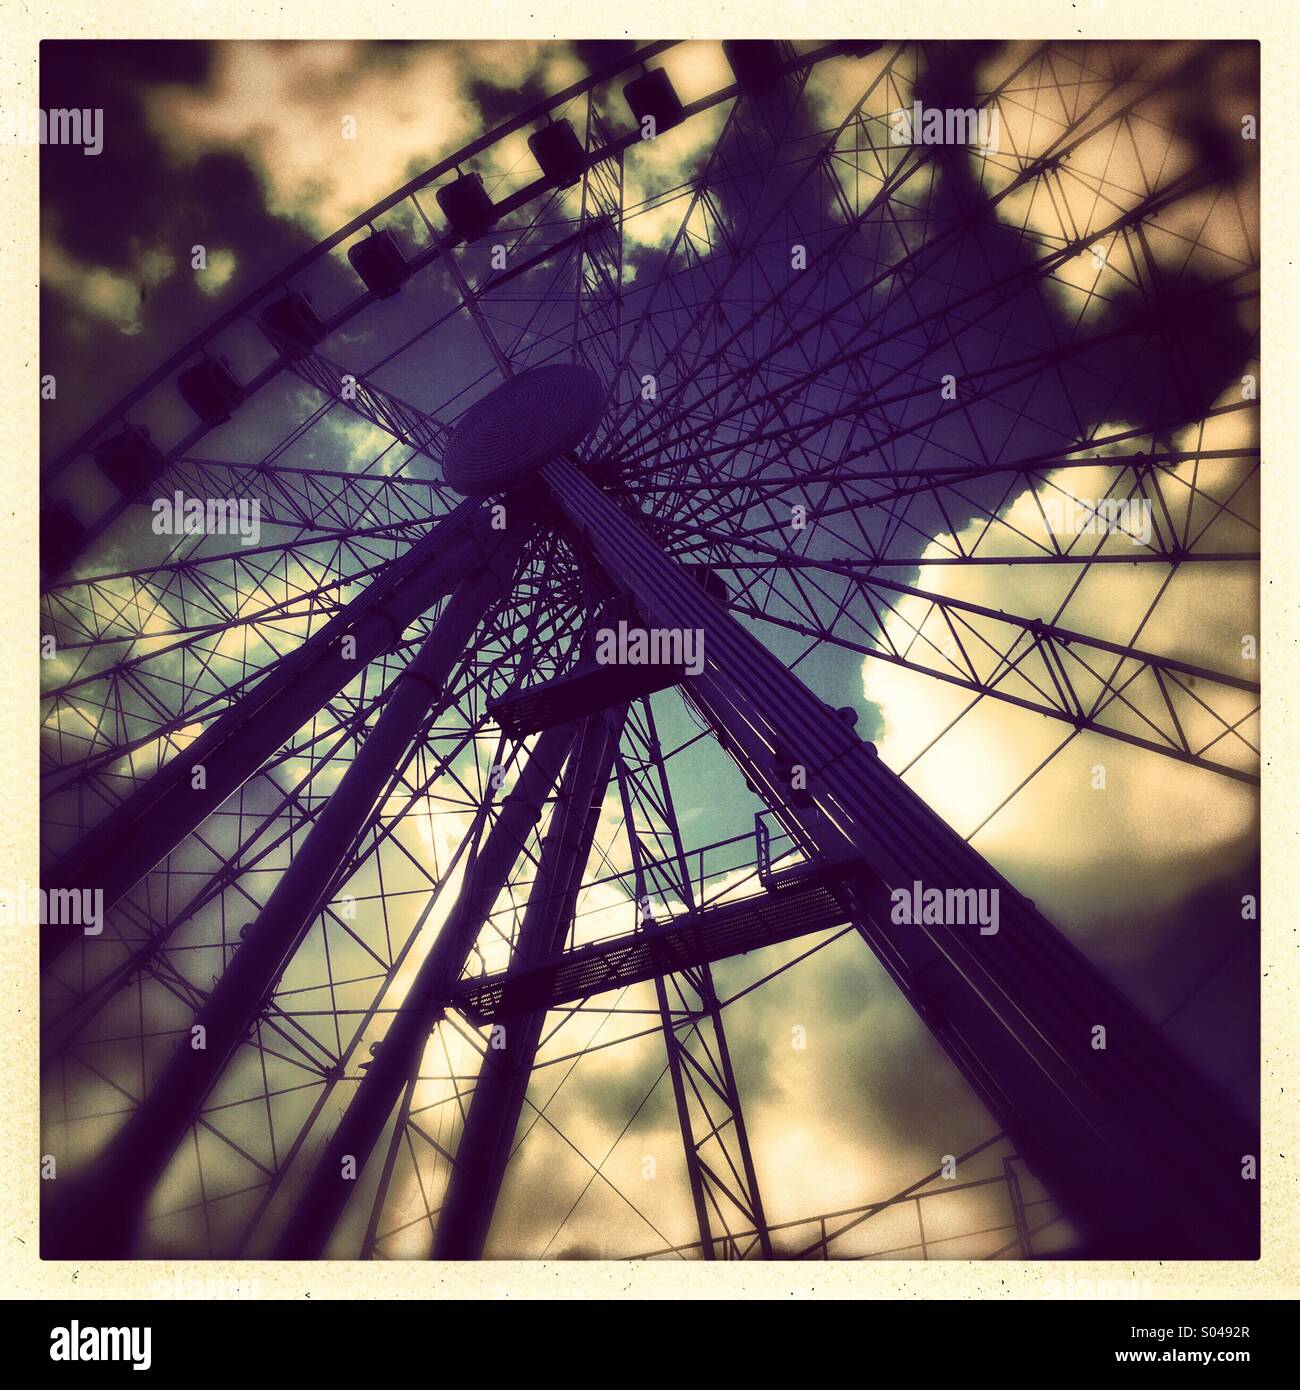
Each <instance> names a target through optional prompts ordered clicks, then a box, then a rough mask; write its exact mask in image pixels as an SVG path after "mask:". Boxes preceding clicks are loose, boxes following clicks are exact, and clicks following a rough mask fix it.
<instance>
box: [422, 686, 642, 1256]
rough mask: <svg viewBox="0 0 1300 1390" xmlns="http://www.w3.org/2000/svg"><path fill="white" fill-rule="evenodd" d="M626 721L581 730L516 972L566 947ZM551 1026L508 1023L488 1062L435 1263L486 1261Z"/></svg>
mask: <svg viewBox="0 0 1300 1390" xmlns="http://www.w3.org/2000/svg"><path fill="white" fill-rule="evenodd" d="M622 718H623V716H622V713H621V712H615V711H607V712H606V713H602V714H596V715H591V716H589V717H588V718H587V719H585V720H584V721H583V723H582V727H581V731H580V733H579V735H578V741H577V744H576V745H575V748H574V755H573V758H572V760H571V761H570V763H569V767H568V769H567V770H566V772H565V777H564V787H563V790H562V792H561V795H560V804H559V805H558V806H557V807H556V809H555V814H554V815H553V817H552V819H551V823H550V825H549V826H548V827H547V831H546V839H545V842H544V844H543V846H542V856H541V862H540V864H539V865H538V869H537V878H536V880H535V881H534V883H533V888H532V892H531V893H530V894H529V898H528V906H527V907H526V908H525V910H524V920H523V923H522V925H521V926H520V929H519V940H518V942H517V943H516V946H515V952H514V961H515V963H517V964H525V963H531V962H532V961H535V960H538V959H540V958H542V957H543V956H547V955H550V954H551V953H552V952H555V951H558V950H561V949H562V948H563V946H564V938H565V934H566V933H567V932H568V929H569V925H570V923H571V922H572V921H573V911H574V905H575V903H576V901H577V896H578V889H579V888H580V887H581V884H582V875H583V871H584V869H585V868H586V864H587V858H588V856H589V855H590V853H591V844H592V840H593V839H594V838H595V833H596V823H597V821H598V820H599V818H600V806H601V802H602V800H603V798H604V793H605V788H606V786H607V785H608V783H609V777H610V772H611V770H612V769H613V766H614V752H615V748H616V747H617V744H618V736H619V730H620V729H621V727H622ZM545 1021H546V1012H545V1010H541V1011H539V1012H537V1013H535V1014H530V1015H525V1016H524V1017H522V1018H518V1019H515V1020H514V1021H513V1022H511V1023H508V1024H507V1025H506V1045H505V1046H504V1047H503V1048H501V1049H499V1050H498V1049H496V1048H492V1047H489V1048H488V1050H487V1053H486V1055H485V1056H484V1058H483V1065H482V1067H481V1068H480V1070H479V1075H478V1081H477V1083H476V1084H475V1087H474V1094H473V1095H472V1096H471V1097H470V1104H469V1111H468V1113H467V1115H466V1117H465V1127H464V1129H463V1131H462V1132H461V1136H460V1143H459V1145H458V1146H457V1149H456V1162H455V1166H454V1167H453V1168H452V1172H451V1178H450V1180H449V1181H448V1184H447V1192H446V1196H445V1197H444V1198H443V1203H442V1210H441V1213H440V1214H439V1217H438V1225H437V1229H436V1231H435V1233H434V1240H433V1251H432V1254H433V1258H434V1259H437V1260H476V1259H479V1258H480V1257H481V1256H482V1254H483V1247H484V1245H485V1244H486V1243H487V1237H488V1230H489V1228H490V1227H491V1224H492V1213H493V1210H494V1208H495V1206H496V1201H497V1196H498V1194H499V1192H500V1190H501V1181H502V1178H503V1177H504V1176H505V1171H506V1164H507V1163H508V1161H509V1158H510V1150H511V1145H512V1144H513V1142H514V1137H515V1131H516V1130H517V1129H518V1127H519V1116H520V1113H521V1112H522V1110H523V1107H524V1095H525V1093H526V1091H527V1089H528V1081H529V1078H530V1077H531V1075H532V1071H533V1063H534V1060H535V1058H536V1054H537V1047H538V1044H539V1043H540V1041H541V1036H542V1027H543V1025H544V1024H545Z"/></svg>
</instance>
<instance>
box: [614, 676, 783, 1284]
mask: <svg viewBox="0 0 1300 1390" xmlns="http://www.w3.org/2000/svg"><path fill="white" fill-rule="evenodd" d="M644 716H645V722H646V735H647V739H648V748H647V752H648V754H649V755H650V756H651V757H652V758H653V760H654V765H655V767H656V768H657V770H658V773H659V790H660V795H661V796H662V798H663V805H664V807H665V811H666V822H667V829H668V833H669V835H670V836H671V838H672V845H673V859H674V862H675V863H676V865H677V868H678V872H679V874H680V875H681V879H680V882H679V883H678V884H677V885H675V886H676V887H677V891H678V893H679V895H680V897H681V900H682V902H683V903H684V904H685V905H686V907H687V909H688V911H694V909H695V906H696V904H695V898H694V893H693V892H692V890H691V878H690V871H689V869H688V868H687V865H686V854H685V851H684V850H683V847H682V840H681V832H680V829H679V827H678V824H677V816H676V811H675V810H674V808H673V802H672V794H671V791H670V789H669V786H668V778H667V775H666V772H665V769H664V765H663V762H662V760H661V756H660V754H661V749H660V744H659V734H658V731H657V730H656V728H655V722H654V714H653V712H652V711H651V708H650V702H649V701H648V700H647V701H645V702H644ZM616 764H617V768H618V789H619V795H620V797H621V799H622V803H623V824H624V825H625V826H626V827H627V836H628V844H629V846H630V847H631V851H632V873H633V882H634V884H635V887H636V896H637V902H638V903H640V902H643V901H644V900H645V895H646V891H647V887H648V885H647V883H646V877H645V863H644V860H643V857H642V852H641V835H640V830H639V828H638V826H637V820H636V801H635V799H634V798H633V796H632V795H631V794H630V793H629V790H628V787H629V783H630V782H631V781H632V776H633V774H632V770H631V768H629V767H628V765H627V763H626V761H625V760H624V759H623V757H622V756H621V755H619V756H618V757H617V759H616ZM670 979H671V980H672V982H673V986H674V988H675V989H676V990H677V991H678V993H679V995H680V996H681V998H682V1000H683V1002H685V1001H686V998H687V995H686V991H687V990H689V991H691V993H692V994H693V995H694V996H695V998H696V1000H698V1003H697V1005H696V1006H695V1007H694V1008H691V1009H690V1017H689V1018H688V1019H687V1020H686V1021H685V1022H682V1021H680V1020H678V1019H675V1018H674V1017H673V1013H672V1009H671V1006H670V1003H669V998H668V981H669V980H670ZM655 999H656V1002H657V1003H658V1006H659V1021H660V1025H661V1026H662V1028H663V1034H664V1050H665V1052H666V1053H667V1056H668V1074H669V1077H670V1079H671V1081H672V1088H673V1101H674V1104H675V1106H676V1109H677V1123H678V1128H679V1129H680V1130H681V1136H682V1151H683V1156H684V1158H685V1160H686V1176H687V1179H688V1181H689V1183H690V1189H691V1202H692V1204H693V1206H694V1208H695V1224H696V1226H697V1228H698V1229H699V1232H700V1254H701V1255H702V1257H703V1258H704V1259H706V1260H712V1259H716V1257H717V1250H716V1246H717V1243H718V1242H719V1241H720V1242H721V1243H722V1245H723V1249H724V1250H725V1249H727V1247H728V1244H730V1247H731V1248H732V1249H733V1250H734V1251H735V1252H736V1254H737V1257H738V1258H743V1252H742V1251H741V1250H740V1247H739V1244H738V1243H737V1242H736V1240H735V1237H734V1236H733V1235H732V1233H731V1232H730V1230H729V1229H728V1227H727V1223H726V1215H725V1207H727V1206H729V1207H731V1208H732V1209H733V1210H736V1211H739V1212H740V1213H741V1214H742V1216H743V1217H744V1218H745V1219H746V1220H747V1221H749V1223H750V1225H751V1226H752V1228H753V1230H754V1232H755V1233H756V1243H757V1247H758V1253H759V1255H760V1256H761V1257H762V1258H763V1259H765V1260H766V1259H771V1258H772V1239H771V1235H770V1234H769V1232H768V1229H767V1218H766V1216H765V1214H764V1212H763V1198H762V1195H761V1193H760V1191H759V1186H758V1176H757V1174H756V1172H755V1170H754V1159H753V1154H752V1152H751V1150H750V1145H749V1132H748V1129H747V1127H746V1125H745V1116H744V1111H743V1110H742V1108H741V1104H740V1088H739V1087H738V1086H737V1084H736V1077H735V1072H734V1070H733V1068H732V1065H731V1050H730V1048H729V1047H728V1046H727V1035H726V1030H725V1028H724V1027H723V1023H722V1006H721V1003H720V1002H719V1000H718V996H717V992H716V990H715V989H714V987H713V972H712V971H711V970H710V968H709V966H708V963H707V962H705V963H703V964H701V965H700V966H698V967H694V968H688V969H685V970H682V971H679V972H678V973H676V974H674V975H671V976H664V975H659V976H656V977H655ZM706 1021H707V1023H708V1024H709V1025H710V1026H711V1028H712V1037H713V1047H712V1048H710V1047H709V1046H708V1045H707V1040H706V1039H705V1035H704V1032H703V1029H704V1025H705V1023H706ZM679 1028H681V1029H682V1036H681V1037H678V1029H679ZM692 1033H695V1034H697V1035H698V1037H699V1039H700V1042H701V1044H702V1046H701V1049H700V1050H701V1051H702V1052H703V1054H704V1056H703V1059H701V1057H700V1056H699V1055H698V1054H696V1053H692V1052H691V1051H690V1038H691V1034H692ZM715 1054H716V1055H715ZM687 1066H692V1067H694V1068H696V1069H697V1071H703V1072H705V1073H706V1086H707V1087H709V1088H711V1089H713V1090H714V1091H715V1094H714V1097H713V1099H714V1102H715V1103H717V1102H722V1103H724V1104H725V1106H726V1109H727V1111H728V1112H729V1114H728V1116H727V1118H725V1119H721V1120H715V1119H714V1118H713V1116H712V1115H711V1114H710V1113H709V1107H708V1105H707V1104H703V1103H699V1102H700V1093H699V1090H698V1088H697V1087H696V1085H695V1082H694V1078H691V1089H692V1090H693V1091H695V1092H696V1100H697V1103H699V1104H698V1108H699V1109H701V1110H702V1111H703V1112H704V1116H703V1118H704V1121H705V1133H704V1136H703V1138H697V1137H696V1126H695V1117H694V1114H693V1112H692V1109H691V1103H690V1096H689V1095H688V1094H687V1079H688V1078H687V1074H686V1068H687ZM728 1128H730V1129H731V1131H732V1138H733V1140H734V1143H735V1146H736V1149H737V1151H738V1152H737V1154H736V1156H735V1157H733V1155H732V1153H731V1151H730V1149H729V1147H728V1144H727V1130H728ZM710 1141H712V1142H714V1143H715V1144H716V1145H717V1147H718V1149H719V1151H720V1152H721V1153H722V1155H723V1157H724V1159H725V1160H726V1164H727V1166H728V1167H729V1168H730V1169H731V1176H732V1181H733V1182H734V1183H735V1185H736V1187H738V1188H739V1191H738V1192H737V1191H735V1190H733V1188H732V1187H731V1186H729V1185H728V1183H727V1181H726V1179H725V1177H724V1176H722V1175H721V1174H719V1173H714V1172H712V1171H710V1170H709V1169H708V1168H707V1167H706V1165H705V1162H704V1160H703V1157H702V1155H701V1149H702V1148H703V1147H704V1146H705V1145H706V1144H708V1143H709V1142H710ZM736 1158H738V1159H739V1166H738V1167H737V1164H736ZM706 1183H707V1184H708V1186H707V1188H706ZM710 1202H713V1203H714V1204H716V1205H715V1209H719V1208H721V1210H720V1217H721V1222H722V1227H723V1229H722V1232H721V1233H720V1234H719V1235H718V1236H715V1235H714V1233H713V1223H712V1221H711V1220H710V1217H709V1206H710Z"/></svg>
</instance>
